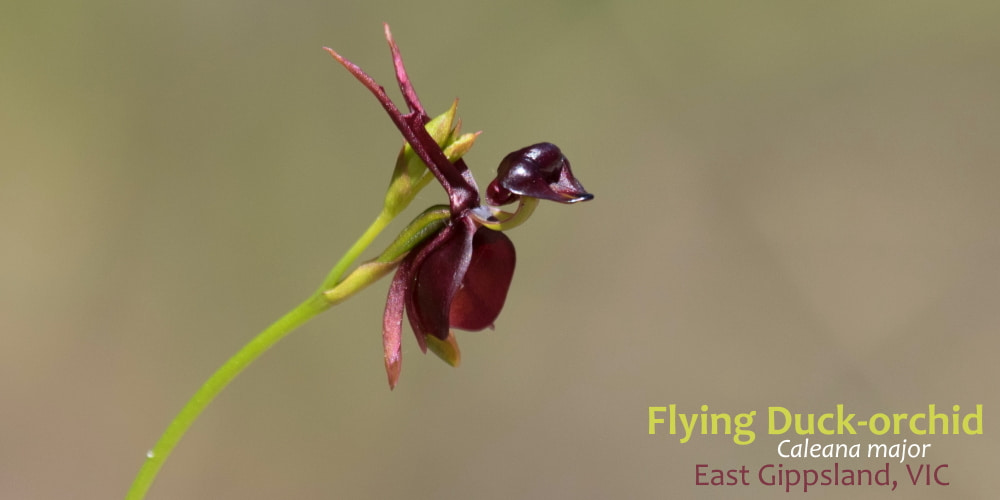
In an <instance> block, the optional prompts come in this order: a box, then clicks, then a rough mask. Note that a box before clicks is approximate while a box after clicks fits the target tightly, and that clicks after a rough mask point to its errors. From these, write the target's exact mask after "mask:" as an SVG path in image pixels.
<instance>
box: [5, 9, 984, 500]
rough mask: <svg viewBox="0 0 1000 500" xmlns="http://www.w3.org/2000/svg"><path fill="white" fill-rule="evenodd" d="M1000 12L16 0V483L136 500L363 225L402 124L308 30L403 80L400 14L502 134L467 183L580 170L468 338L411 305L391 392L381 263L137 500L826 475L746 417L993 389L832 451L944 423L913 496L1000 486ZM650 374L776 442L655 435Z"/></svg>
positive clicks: (11, 146) (425, 200)
mask: <svg viewBox="0 0 1000 500" xmlns="http://www.w3.org/2000/svg"><path fill="white" fill-rule="evenodd" d="M998 5H1000V4H998V3H995V2H981V3H977V2H922V1H913V2H867V1H858V2H828V3H827V2H763V3H762V2H754V3H749V2H711V3H708V2H706V3H701V2H685V3H681V4H673V3H668V2H662V3H661V2H629V1H616V2H596V1H594V2H570V1H564V2H538V1H533V2H521V1H511V2H502V3H501V2H497V3H492V4H490V3H481V4H475V3H469V2H443V1H429V2H395V3H394V2H377V1H373V2H367V3H366V4H365V5H364V6H361V4H360V2H359V3H357V4H354V3H343V2H280V3H279V2H224V1H222V2H192V1H178V2H156V3H144V2H100V1H98V2H88V3H72V2H44V1H43V2H34V3H28V2H5V3H4V4H3V5H2V6H0V19H2V20H0V141H2V147H0V234H2V236H0V238H2V240H3V243H2V245H0V329H2V330H0V333H2V348H0V404H2V406H0V497H2V498H10V499H42V498H46V499H47V498H87V499H91V498H92V499H104V498H120V497H122V496H123V495H124V493H125V491H126V489H127V487H128V485H129V483H130V482H131V479H132V476H133V475H134V474H135V472H136V471H137V470H138V467H139V465H140V464H141V462H142V460H143V459H144V454H145V452H146V450H147V449H148V448H149V447H150V446H152V444H153V442H154V441H155V440H156V438H157V436H158V435H159V433H160V432H161V431H162V430H163V428H164V427H165V426H166V424H167V422H168V421H169V420H170V419H171V418H172V417H173V415H174V414H175V413H176V411H177V410H178V409H180V407H181V406H182V405H183V403H184V402H185V401H186V400H187V398H188V397H189V396H190V395H191V394H192V393H193V392H194V390H195V389H196V388H197V387H198V386H199V385H200V384H201V382H202V381H203V380H204V379H205V378H206V377H207V376H208V375H209V374H210V373H211V372H212V371H214V370H215V369H216V368H217V367H218V366H219V365H220V364H221V363H222V362H223V361H224V360H225V359H226V358H228V357H229V356H230V355H231V354H233V353H234V352H235V351H236V350H237V349H238V348H239V347H240V346H241V345H242V344H243V343H245V342H246V341H247V340H248V339H250V338H251V337H252V336H253V335H254V334H256V333H257V332H258V331H260V330H261V329H262V328H263V327H265V326H266V325H267V324H268V323H270V322H271V321H272V320H274V319H275V318H277V317H278V316H279V315H281V314H282V313H284V312H285V311H286V310H287V309H289V308H290V307H291V306H293V305H295V304H296V303H297V302H298V301H299V300H300V299H302V298H304V297H305V296H306V295H307V294H309V293H310V292H311V291H312V290H313V288H314V287H315V286H316V285H317V284H318V283H319V281H320V280H321V279H322V277H323V276H324V275H325V273H326V272H327V271H328V270H329V268H330V267H331V266H332V265H333V263H334V262H335V260H336V259H337V258H338V257H339V256H340V254H341V253H342V252H343V251H344V250H345V249H346V248H347V247H348V246H349V244H350V243H351V242H352V241H353V240H354V239H355V238H356V237H357V236H358V235H359V234H360V232H361V231H362V230H363V229H364V228H365V227H366V226H367V224H368V223H369V222H370V220H371V219H372V218H373V217H374V216H375V215H376V213H377V210H378V208H379V204H380V203H381V197H382V194H383V192H384V187H385V185H386V181H387V179H388V176H389V173H390V170H391V168H392V164H393V161H394V159H395V155H396V152H397V150H398V147H399V145H400V144H401V139H400V137H399V135H398V133H397V132H396V131H395V129H394V127H393V126H392V124H391V123H390V121H389V119H388V118H387V117H386V116H385V114H384V112H383V111H382V110H381V108H380V107H379V106H378V104H377V103H376V102H375V100H374V99H373V98H372V96H371V95H370V94H368V92H367V91H366V90H365V89H364V88H363V87H362V86H361V85H360V84H358V83H357V82H356V81H354V79H353V78H351V77H350V76H349V75H348V74H347V72H345V71H344V70H343V68H341V67H340V66H338V65H337V64H336V63H335V62H334V61H333V60H332V59H330V57H329V56H328V55H327V54H325V53H324V52H323V51H322V50H321V47H322V46H324V45H327V46H330V47H334V48H336V49H337V50H338V51H340V52H341V53H342V54H344V55H345V56H346V57H348V58H350V59H351V60H353V61H354V62H356V63H358V64H359V65H361V66H362V67H363V68H365V69H366V70H367V71H368V72H369V73H371V74H372V75H373V76H374V77H375V78H376V79H377V80H379V81H380V82H381V83H382V84H383V85H385V86H386V87H387V88H390V89H391V90H392V91H393V94H392V95H394V96H396V95H397V94H396V93H395V85H393V82H392V70H391V63H390V59H389V54H388V50H387V49H386V46H385V42H384V40H383V38H382V26H381V23H382V22H383V21H385V22H389V23H390V24H391V25H392V27H393V31H394V33H395V35H396V38H397V40H398V41H399V43H400V46H401V49H402V51H403V55H404V56H405V58H406V61H407V65H408V68H409V69H410V73H411V76H412V78H413V81H414V84H415V86H416V88H417V90H418V92H419V93H420V95H421V97H422V99H423V102H424V103H425V105H426V106H427V107H428V110H429V111H431V112H432V113H437V112H439V111H441V110H444V109H445V108H446V107H447V105H448V104H449V103H450V101H451V100H452V99H453V98H455V97H460V98H461V105H460V107H459V112H460V115H461V116H462V118H463V120H464V124H465V127H466V129H467V130H483V131H484V133H483V135H482V136H481V137H480V139H479V141H478V142H477V144H476V147H475V148H474V149H473V151H472V152H471V153H470V155H469V157H468V160H469V163H470V164H471V165H472V168H473V170H474V171H475V172H476V174H477V177H478V178H479V182H480V184H481V185H485V184H486V183H487V182H488V180H489V179H490V178H491V177H492V175H491V172H492V169H493V168H494V167H495V165H496V163H497V161H498V160H499V159H500V158H501V157H502V156H503V155H504V154H506V153H507V152H509V151H512V150H514V149H517V148H520V147H522V146H525V145H528V144H531V143H533V142H538V141H542V140H547V141H551V142H555V143H557V144H559V145H560V146H561V147H562V149H563V151H564V152H565V153H566V154H567V156H568V157H569V158H570V159H571V160H572V162H573V167H574V170H575V172H576V174H577V175H578V177H579V178H580V179H581V180H582V181H583V183H584V185H585V186H586V187H587V188H588V190H590V191H591V192H593V193H595V194H596V199H595V200H594V201H593V202H590V203H586V204H581V205H576V206H552V205H545V206H542V207H540V209H539V210H538V211H537V212H536V214H535V215H534V217H533V218H532V220H531V221H530V222H529V223H528V224H526V225H525V226H522V227H520V228H518V229H516V230H514V231H512V232H511V233H510V236H511V237H512V239H513V240H514V241H515V243H516V245H517V248H518V259H519V262H518V270H517V273H516V275H515V279H514V283H513V286H512V289H511V292H510V296H509V298H508V302H507V305H506V307H505V309H504V311H503V314H502V315H501V316H500V318H499V320H498V321H497V325H496V330H495V331H494V332H484V333H460V335H459V340H460V343H461V345H462V348H463V355H464V356H463V357H464V359H463V365H462V366H461V367H459V368H457V369H452V368H449V367H447V366H445V365H444V364H443V363H441V362H439V361H438V360H437V359H436V358H435V357H433V356H422V355H421V354H420V353H419V351H418V350H417V349H416V347H415V343H414V342H413V340H412V336H411V335H410V334H409V333H408V332H407V334H406V335H407V336H406V338H405V349H404V350H405V353H404V370H403V375H402V379H401V381H400V385H399V387H397V389H396V390H395V391H392V392H390V391H389V389H388V387H387V385H386V380H385V374H384V370H383V365H382V359H381V356H382V355H381V344H380V327H381V314H382V307H383V303H384V300H385V292H386V287H387V281H383V282H381V283H379V284H377V285H376V286H374V287H372V289H370V290H367V291H366V292H365V293H363V294H362V295H360V296H358V297H356V298H355V299H352V300H351V301H349V302H347V303H345V304H343V305H341V306H339V307H337V308H335V309H334V310H332V311H331V312H328V313H326V314H324V315H322V316H320V317H319V318H317V319H316V320H314V321H313V322H311V323H310V324H308V325H306V326H305V327H304V328H302V330H301V331H299V332H297V333H296V334H295V335H293V336H291V337H289V338H288V339H286V340H285V341H284V342H282V343H281V344H279V345H278V346H277V347H276V348H275V349H274V350H272V351H271V352H269V353H267V354H266V355H265V356H264V357H263V358H262V359H261V360H260V361H259V362H258V363H256V364H255V365H253V366H252V367H251V368H250V369H249V370H248V371H247V372H246V373H244V374H243V375H242V376H241V377H240V378H238V379H237V380H236V382H235V383H233V384H232V385H231V386H230V387H229V388H227V390H226V391H225V392H224V393H223V394H222V395H221V397H220V398H219V399H218V400H217V401H216V402H215V403H214V404H213V405H212V406H211V407H210V408H209V410H208V411H207V412H206V413H205V414H204V415H203V416H202V418H201V419H200V420H199V421H198V422H197V423H196V424H195V426H194V427H193V429H192V430H191V432H190V433H189V434H188V435H187V437H186V438H185V440H184V441H183V442H182V443H181V445H180V446H179V448H178V449H177V451H176V452H175V454H174V455H173V456H172V457H171V459H170V460H169V461H168V463H167V464H166V466H165V467H164V469H163V470H162V472H161V475H160V477H159V479H158V480H157V482H156V484H155V485H154V487H153V489H152V491H151V494H150V496H149V498H153V499H167V498H245V499H257V498H260V499H263V498H455V499H465V498H486V499H494V498H496V499H500V498H612V497H614V498H664V497H680V498H735V497H740V498H744V497H761V498H765V497H766V498H770V497H773V496H774V495H776V494H777V493H778V491H777V490H774V489H771V488H765V487H761V486H753V487H749V488H745V489H741V488H723V489H721V490H720V491H715V490H714V489H711V488H706V487H700V488H699V487H695V486H694V465H695V464H697V463H708V464H712V465H713V467H715V466H717V467H720V468H729V467H738V466H739V465H741V464H746V465H748V466H750V467H754V468H755V467H759V466H760V465H763V464H766V463H776V462H783V463H785V464H786V466H798V467H803V466H809V467H818V468H823V467H828V466H830V464H832V461H831V460H826V459H819V460H801V461H795V460H781V459H780V458H779V457H777V454H776V450H775V447H776V444H777V442H778V441H779V439H778V438H776V437H774V436H766V435H764V432H763V429H764V426H765V421H764V416H763V415H764V414H766V409H767V407H768V406H769V405H782V406H786V407H788V408H790V409H792V410H793V411H801V412H826V411H831V410H833V408H834V405H836V404H838V403H844V404H846V405H848V409H849V410H850V411H856V412H858V414H859V416H864V415H869V414H871V413H875V412H889V413H892V412H899V413H916V412H926V410H927V405H928V404H930V403H935V404H937V405H939V407H943V408H946V409H947V408H950V406H951V405H952V404H960V405H962V406H963V411H964V410H965V409H972V406H973V405H974V404H976V403H981V404H984V405H985V410H984V413H985V419H984V420H985V422H984V427H985V431H986V432H985V434H984V435H982V436H972V437H968V436H959V437H956V436H933V437H925V438H920V437H917V436H913V435H909V434H906V435H902V436H897V437H888V436H887V437H886V439H884V440H880V439H876V438H871V437H869V436H859V437H844V438H837V439H834V438H827V439H816V440H815V441H820V442H855V441H858V442H868V441H886V442H893V441H899V440H900V439H902V438H908V439H909V440H910V441H911V442H929V443H933V446H932V448H930V451H929V454H928V457H927V458H926V459H925V460H922V461H918V462H917V463H924V462H928V463H933V464H941V463H947V464H949V468H948V470H947V475H946V478H947V479H948V480H950V481H951V486H950V487H948V488H941V487H937V488H935V487H923V488H914V487H912V486H910V487H905V488H904V487H903V486H900V487H901V488H904V490H903V492H904V494H905V495H906V496H907V497H909V498H945V497H948V498H959V497H961V498H991V497H992V496H993V495H994V494H995V491H996V488H997V476H996V472H995V471H996V468H997V466H998V465H1000V462H998V460H997V458H996V457H997V455H996V452H995V450H996V448H997V446H998V445H1000V441H998V439H997V437H996V436H997V434H996V433H995V432H994V425H995V423H996V418H995V415H994V412H996V411H998V407H997V404H996V403H997V402H998V398H997V395H996V394H997V390H996V379H997V375H998V370H997V364H996V360H995V357H996V352H997V348H998V347H1000V343H998V341H997V336H996V334H997V330H998V329H1000V307H997V304H998V298H1000V229H998V218H1000V202H998V198H997V190H998V187H1000V172H998V167H1000V162H998V158H1000V140H998V134H1000V60H998V54H1000V30H997V29H996V27H997V25H998V23H1000V7H998ZM399 101H400V102H401V100H399ZM442 201H444V197H443V193H442V192H441V190H440V189H439V188H436V187H432V188H429V189H427V190H426V192H424V193H422V195H421V197H420V199H419V200H418V204H419V205H422V206H426V205H429V204H432V203H440V202H442ZM422 206H418V207H413V208H412V209H411V212H409V213H408V214H407V216H406V218H408V217H409V216H412V214H414V213H416V211H417V210H418V209H421V208H423V207H422ZM394 227H395V228H399V227H401V226H399V225H397V226H394ZM387 238H388V235H387ZM387 238H385V239H382V240H380V241H379V242H378V243H377V245H376V246H381V245H383V244H384V243H386V242H387V241H388V239H387ZM373 250H374V249H373ZM372 255H374V252H372ZM670 403H676V404H678V405H680V406H681V408H682V410H684V411H697V408H698V407H699V406H700V405H702V404H707V405H709V406H710V407H711V409H712V410H713V411H726V412H734V413H735V412H742V411H749V410H757V411H758V421H757V423H756V426H755V427H756V429H757V430H758V431H759V432H758V437H757V441H756V442H755V443H754V444H752V445H750V446H736V445H734V444H733V443H732V439H731V437H728V436H716V437H703V438H697V439H695V440H693V441H692V442H690V443H687V444H683V445H682V444H679V443H678V442H677V437H671V436H669V435H665V434H657V435H655V436H650V435H649V434H648V427H647V412H648V407H649V406H665V405H668V404H670ZM842 462H843V463H846V464H849V466H862V465H866V464H875V463H880V462H879V461H866V460H846V461H842ZM789 464H791V465H789ZM894 471H903V472H898V475H897V476H896V477H894V479H897V480H899V481H900V482H903V481H906V477H905V469H902V468H899V469H894ZM894 473H896V472H894ZM896 493H897V494H898V493H899V491H897V492H896ZM810 494H811V496H812V497H813V498H845V497H848V496H850V497H852V498H885V497H887V496H888V495H890V493H889V492H888V491H886V490H884V489H882V488H876V487H871V488H867V487H865V488H860V489H858V488H848V489H844V488H825V489H817V490H816V491H815V492H812V491H811V492H810Z"/></svg>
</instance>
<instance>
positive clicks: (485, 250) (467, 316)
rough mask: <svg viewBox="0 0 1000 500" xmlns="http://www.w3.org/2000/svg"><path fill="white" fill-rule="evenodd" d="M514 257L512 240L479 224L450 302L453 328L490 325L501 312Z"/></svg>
mask: <svg viewBox="0 0 1000 500" xmlns="http://www.w3.org/2000/svg"><path fill="white" fill-rule="evenodd" d="M515 261H516V257H515V252H514V244H513V243H511V241H510V238H508V237H507V235H505V234H504V233H502V232H500V231H494V230H492V229H488V228H485V227H480V228H479V229H478V230H477V231H476V234H475V236H474V237H473V238H472V259H471V260H470V262H469V268H468V270H467V271H466V272H465V278H464V279H462V286H461V288H459V290H458V293H456V294H455V297H454V299H452V302H451V312H450V319H449V322H450V323H451V326H452V327H453V328H460V329H462V330H470V331H479V330H482V329H485V328H492V327H493V322H494V321H496V319H497V316H499V315H500V310H501V309H503V304H504V301H506V300H507V291H508V290H509V289H510V282H511V279H512V278H513V277H514V264H515Z"/></svg>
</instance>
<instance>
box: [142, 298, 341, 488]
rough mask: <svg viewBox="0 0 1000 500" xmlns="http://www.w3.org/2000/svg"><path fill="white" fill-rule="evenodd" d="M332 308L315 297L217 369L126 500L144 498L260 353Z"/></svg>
mask: <svg viewBox="0 0 1000 500" xmlns="http://www.w3.org/2000/svg"><path fill="white" fill-rule="evenodd" d="M329 307H330V303H329V302H327V301H326V299H324V298H323V296H322V294H316V295H313V296H312V297H310V298H309V299H308V300H306V301H305V302H303V303H301V304H299V305H298V306H297V307H296V308H295V309H292V310H291V311H290V312H289V313H288V314H285V315H284V316H282V317H281V319H279V320H278V321H275V322H274V323H273V324H272V325H271V326H269V327H267V329H266V330H264V331H263V332H261V333H260V334H259V335H257V336H256V337H254V339H253V340H251V341H250V342H249V343H248V344H247V345H245V346H243V348H242V349H240V350H239V352H237V353H236V354H235V355H234V356H233V357H231V358H229V361H226V364H224V365H222V366H221V367H220V368H219V369H218V370H216V372H215V373H213V374H212V376H211V377H209V378H208V380H206V381H205V383H204V384H203V385H202V386H201V388H199V389H198V392H196V393H195V394H194V396H192V397H191V399H190V400H189V401H188V402H187V404H186V405H184V408H183V409H181V411H180V413H178V414H177V416H176V417H175V418H174V420H173V421H172V422H170V425H169V426H168V427H167V430H166V431H164V432H163V435H162V436H160V440H159V441H157V442H156V445H154V446H153V448H152V449H151V450H149V452H148V453H147V454H146V462H145V463H143V464H142V468H141V469H139V474H138V475H136V477H135V480H134V481H133V482H132V487H131V488H130V489H129V491H128V495H126V496H125V498H126V500H139V499H141V498H143V497H145V495H146V491H148V490H149V487H150V486H151V485H152V484H153V480H155V479H156V474H157V472H159V471H160V467H162V466H163V463H164V462H165V461H166V460H167V457H169V456H170V453H171V452H172V451H173V450H174V447H175V446H177V443H178V442H180V440H181V438H182V437H184V433H185V432H187V430H188V428H190V427H191V424H193V423H194V421H195V420H196V419H197V418H198V415H201V412H202V411H204V410H205V408H206V407H208V405H209V403H211V402H212V400H213V399H215V397H216V396H218V395H219V393H220V392H222V389H224V388H225V387H226V385H228V384H229V383H230V382H232V381H233V379H235V378H236V376H237V375H239V374H240V373H241V372H242V371H243V369H244V368H246V367H247V366H248V365H249V364H250V363H252V362H253V361H254V360H255V359H257V358H258V357H260V355H261V354H264V352H266V351H267V350H268V349H270V348H271V347H272V346H274V344H277V343H278V341H279V340H281V339H283V338H285V336H286V335H288V334H289V333H291V332H292V331H293V330H295V329H296V328H298V327H299V326H301V325H302V324H303V323H305V322H306V321H309V320H310V319H312V317H313V316H316V315H317V314H319V313H321V312H323V311H324V310H326V309H328V308H329Z"/></svg>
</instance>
